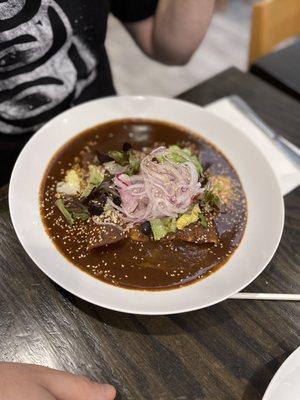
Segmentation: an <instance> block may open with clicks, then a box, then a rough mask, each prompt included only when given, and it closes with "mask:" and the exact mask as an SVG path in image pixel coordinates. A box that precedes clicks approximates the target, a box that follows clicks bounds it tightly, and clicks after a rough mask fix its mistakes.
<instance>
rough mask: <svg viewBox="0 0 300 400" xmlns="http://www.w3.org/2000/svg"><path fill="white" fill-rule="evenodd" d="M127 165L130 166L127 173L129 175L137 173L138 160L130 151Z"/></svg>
mask: <svg viewBox="0 0 300 400" xmlns="http://www.w3.org/2000/svg"><path fill="white" fill-rule="evenodd" d="M129 165H130V172H129V174H130V175H133V174H135V173H136V172H138V170H139V168H140V160H139V159H138V157H137V156H136V154H135V153H134V152H133V151H130V153H129Z"/></svg>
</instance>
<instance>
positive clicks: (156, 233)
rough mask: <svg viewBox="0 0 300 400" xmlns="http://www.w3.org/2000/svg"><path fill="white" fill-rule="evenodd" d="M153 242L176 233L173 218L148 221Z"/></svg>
mask: <svg viewBox="0 0 300 400" xmlns="http://www.w3.org/2000/svg"><path fill="white" fill-rule="evenodd" d="M150 225H151V229H152V233H153V237H154V240H160V239H162V238H163V237H165V236H166V235H167V234H168V233H170V232H175V231H176V219H175V218H156V219H152V220H150Z"/></svg>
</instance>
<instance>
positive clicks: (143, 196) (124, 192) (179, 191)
mask: <svg viewBox="0 0 300 400" xmlns="http://www.w3.org/2000/svg"><path fill="white" fill-rule="evenodd" d="M165 151H166V148H165V147H159V148H157V149H155V150H153V151H152V152H151V153H150V154H149V155H147V156H146V157H144V159H143V160H142V161H141V164H140V171H139V174H138V175H133V176H128V175H126V174H121V175H117V176H116V177H115V178H114V183H115V185H116V186H117V187H118V190H119V194H120V197H121V207H118V206H116V205H114V203H112V206H113V207H115V208H116V209H118V210H119V211H122V213H123V214H124V215H125V217H126V219H128V220H129V221H133V222H143V221H146V220H149V219H152V218H162V217H176V216H177V215H178V214H183V213H185V212H186V211H187V210H188V208H189V207H190V205H191V204H192V202H193V200H194V199H195V198H196V197H197V196H199V195H200V194H201V193H202V192H203V190H204V189H203V188H201V184H200V182H198V178H199V176H198V172H197V170H196V167H195V165H194V164H193V163H192V162H189V161H187V162H184V163H180V164H176V163H173V162H171V161H169V160H165V161H164V162H163V163H158V162H157V160H156V157H158V156H163V155H164V153H165Z"/></svg>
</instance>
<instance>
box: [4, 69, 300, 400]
mask: <svg viewBox="0 0 300 400" xmlns="http://www.w3.org/2000/svg"><path fill="white" fill-rule="evenodd" d="M231 93H238V94H240V95H242V97H243V98H245V100H247V101H248V102H249V103H250V104H251V106H253V107H254V108H255V109H256V111H258V112H259V114H260V115H262V116H263V117H264V118H265V119H266V120H267V122H268V123H270V124H271V125H272V126H273V127H274V128H276V129H278V130H281V129H283V128H285V129H284V132H283V133H284V134H285V135H286V136H287V137H289V138H292V139H294V140H295V141H297V140H298V141H299V137H298V135H299V133H298V132H299V126H300V124H299V123H300V113H299V105H298V103H296V102H294V101H291V100H290V99H288V98H286V97H285V96H283V95H282V94H281V93H279V92H277V91H276V90H275V91H274V89H273V88H270V87H269V86H266V85H265V84H264V83H263V82H262V83H261V82H260V81H258V80H257V79H256V78H254V77H251V76H248V75H245V74H243V73H241V72H239V71H237V70H233V69H231V70H229V71H226V72H224V73H223V74H221V75H218V76H217V77H215V78H214V79H212V80H210V81H208V82H206V83H204V84H202V85H200V86H198V87H197V88H195V89H193V90H191V91H189V92H188V93H186V94H184V95H183V96H182V97H183V98H185V99H186V100H189V101H194V102H196V103H198V104H206V103H208V102H210V101H213V100H215V99H216V98H219V97H222V96H224V95H227V94H231ZM262 94H263V95H262ZM279 111H280V112H279ZM285 118H287V119H286V121H285V123H283V121H282V120H283V119H285ZM299 197H300V196H299V190H296V191H294V192H293V193H291V194H289V195H288V196H286V198H285V205H286V222H285V229H284V234H283V238H282V241H281V244H280V246H279V249H278V251H277V253H276V255H275V257H274V258H273V260H272V262H271V263H270V265H269V266H268V267H267V269H266V270H265V271H264V272H263V274H261V276H260V277H259V278H258V279H256V280H255V282H254V283H252V284H251V285H250V287H249V288H247V290H249V291H251V290H252V291H254V290H255V291H256V290H259V291H270V292H276V291H282V292H292V293H296V292H299V289H300V272H299V251H298V248H299V216H300V212H299V208H300V206H299V205H300V201H299V200H300V198H299ZM0 243H1V245H0V354H1V356H0V358H1V359H2V360H6V361H8V360H14V361H22V362H33V363H38V364H43V365H47V366H49V367H54V368H58V369H63V370H68V371H71V372H75V373H82V374H86V375H88V376H90V377H91V378H94V379H97V380H99V381H108V382H110V383H112V384H114V385H116V387H117V389H118V399H124V400H125V399H126V400H136V399H146V400H148V399H149V400H173V399H174V400H175V399H176V400H179V399H180V400H199V399H209V400H211V399H214V400H241V399H242V400H260V399H261V397H262V394H263V393H264V391H265V389H266V387H267V385H268V383H269V381H270V379H271V378H272V376H273V374H274V372H275V371H276V370H277V368H278V367H279V365H280V364H281V363H282V361H283V360H284V359H285V358H286V357H287V356H288V355H289V354H290V353H291V352H292V351H293V350H294V349H295V348H296V347H297V346H298V345H299V329H300V320H299V311H300V308H299V305H298V304H296V303H292V302H290V303H289V302H268V301H265V302H259V301H240V300H227V301H224V302H223V303H221V304H218V305H216V306H213V307H210V308H208V309H205V310H200V311H195V312H191V313H186V314H181V315H173V316H170V317H167V316H157V317H149V316H133V315H126V314H121V313H117V312H113V311H109V310H105V309H103V308H100V307H96V306H93V305H90V304H88V303H86V302H84V301H82V300H80V299H78V298H76V297H75V296H73V295H71V294H69V293H67V292H65V291H64V290H62V289H61V288H59V287H58V286H56V285H55V284H53V283H51V282H50V281H49V279H48V278H47V277H46V276H45V275H44V274H43V273H42V272H41V271H40V270H39V269H38V268H37V267H36V266H35V265H34V264H33V262H32V261H31V260H30V258H29V257H28V256H27V255H26V253H25V251H24V250H23V249H22V247H21V245H20V244H19V242H18V239H17V238H16V235H15V233H14V230H13V227H12V224H11V221H10V217H9V212H8V205H7V187H4V188H3V189H2V190H1V191H0Z"/></svg>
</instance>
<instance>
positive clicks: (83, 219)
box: [72, 212, 90, 221]
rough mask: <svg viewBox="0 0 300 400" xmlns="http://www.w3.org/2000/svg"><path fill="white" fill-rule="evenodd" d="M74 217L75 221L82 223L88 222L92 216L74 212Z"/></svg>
mask: <svg viewBox="0 0 300 400" xmlns="http://www.w3.org/2000/svg"><path fill="white" fill-rule="evenodd" d="M72 215H73V217H74V218H75V219H80V220H81V221H86V220H87V219H89V217H90V215H89V214H88V213H85V212H80V213H76V212H74V213H73V214H72Z"/></svg>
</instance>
